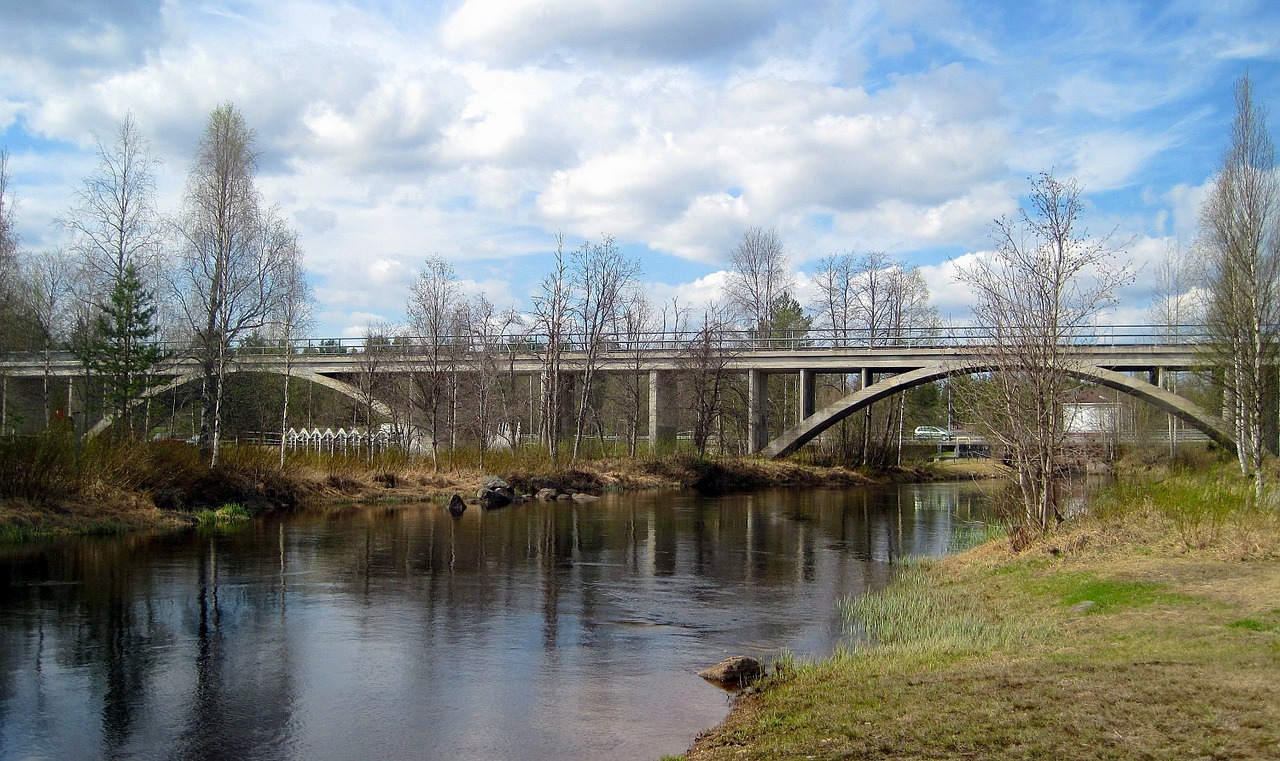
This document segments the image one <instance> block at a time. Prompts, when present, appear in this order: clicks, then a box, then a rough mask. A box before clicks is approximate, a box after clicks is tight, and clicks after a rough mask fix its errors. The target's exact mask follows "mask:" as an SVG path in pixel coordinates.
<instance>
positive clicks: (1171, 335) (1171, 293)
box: [1148, 243, 1201, 456]
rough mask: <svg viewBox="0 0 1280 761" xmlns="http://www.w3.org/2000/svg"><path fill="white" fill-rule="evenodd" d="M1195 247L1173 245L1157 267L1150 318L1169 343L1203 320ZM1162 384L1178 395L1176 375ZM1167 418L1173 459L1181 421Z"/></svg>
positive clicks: (1170, 452)
mask: <svg viewBox="0 0 1280 761" xmlns="http://www.w3.org/2000/svg"><path fill="white" fill-rule="evenodd" d="M1196 248H1197V247H1196V246H1185V245H1181V244H1176V243H1170V244H1169V246H1168V247H1167V248H1166V249H1165V253H1164V258H1163V259H1161V260H1160V262H1159V263H1158V264H1157V265H1156V271H1155V277H1156V282H1155V286H1154V288H1153V289H1152V292H1151V308H1150V309H1149V310H1148V316H1149V319H1150V320H1151V323H1152V324H1153V325H1155V326H1156V329H1157V330H1159V331H1160V333H1159V337H1160V338H1161V339H1162V340H1164V341H1166V342H1171V343H1172V342H1177V341H1179V340H1180V339H1181V337H1182V331H1183V330H1185V329H1186V325H1187V324H1188V323H1192V322H1198V321H1199V320H1200V319H1201V316H1200V314H1199V311H1200V310H1199V309H1198V308H1197V307H1198V304H1197V298H1196V293H1195V290H1196V286H1197V285H1198V280H1197V275H1198V266H1197V260H1198V259H1199V258H1200V255H1201V253H1200V252H1198V251H1197V250H1196ZM1163 382H1164V384H1165V387H1166V388H1168V389H1169V390H1170V391H1173V392H1174V393H1177V391H1178V378H1177V374H1176V373H1167V374H1165V376H1164V378H1163ZM1166 417H1167V422H1168V436H1169V454H1170V455H1171V456H1172V455H1173V454H1174V453H1175V452H1176V451H1177V441H1178V428H1179V420H1178V418H1177V417H1175V416H1174V415H1172V414H1167V415H1166Z"/></svg>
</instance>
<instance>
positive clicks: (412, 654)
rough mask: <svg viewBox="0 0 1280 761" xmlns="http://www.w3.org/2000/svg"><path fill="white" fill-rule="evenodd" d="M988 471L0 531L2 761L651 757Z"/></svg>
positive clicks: (968, 497)
mask: <svg viewBox="0 0 1280 761" xmlns="http://www.w3.org/2000/svg"><path fill="white" fill-rule="evenodd" d="M987 514H988V507H987V500H986V496H985V494H984V493H983V491H982V488H981V487H979V486H976V485H973V484H923V485H906V486H888V487H867V488H858V489H841V490H795V491H785V492H784V491H770V492H756V493H751V494H745V495H730V496H720V497H708V496H700V495H698V494H695V493H691V492H656V493H643V494H629V495H616V496H608V497H605V498H604V499H601V500H600V501H597V502H590V503H582V504H578V503H563V502H561V503H555V504H530V505H521V506H514V507H510V508H507V509H504V510H498V511H484V510H481V509H480V508H478V507H472V508H470V509H468V510H467V511H466V513H465V514H464V515H463V516H462V517H461V518H459V519H456V520H455V519H452V518H450V516H449V515H448V513H447V512H446V511H445V510H444V509H443V508H442V507H440V506H439V505H403V506H395V507H386V508H383V507H359V508H346V509H338V508H334V509H328V510H316V511H305V512H299V513H296V514H294V515H290V516H285V517H278V518H269V519H263V520H259V521H255V522H252V523H250V524H248V525H245V526H243V527H241V528H238V529H236V530H197V531H191V532H187V533H180V534H167V535H154V536H152V535H138V534H135V535H129V536H125V537H110V538H81V539H72V540H63V541H56V542H47V543H38V544H26V545H15V546H7V547H4V546H0V758H5V759H9V758H22V759H28V758H51V759H60V758H193V759H194V758H200V759H354V758H374V759H387V760H389V759H400V758H438V759H568V758H579V759H589V758H602V757H607V758H609V759H610V760H611V761H623V760H624V759H633V758H634V759H655V758H657V757H659V756H661V755H663V754H675V753H680V752H682V751H683V750H684V749H685V748H687V747H688V745H689V744H690V743H691V742H692V740H693V738H694V736H695V735H696V734H697V733H698V732H700V731H702V730H705V729H707V728H709V727H711V726H713V725H715V724H717V723H718V722H720V721H721V720H722V719H723V718H724V716H725V715H726V713H727V712H728V709H729V701H728V698H727V695H726V694H725V693H724V692H722V691H721V690H719V689H718V688H716V687H714V686H712V685H710V684H708V683H706V682H704V681H703V680H702V679H700V678H698V677H697V676H696V672H697V671H698V670H699V669H702V668H705V667H706V666H709V665H712V664H714V663H716V662H718V661H720V660H722V659H723V658H725V657H727V656H729V655H736V654H745V655H753V656H756V657H759V658H761V659H768V658H770V657H772V656H775V655H777V654H778V653H779V652H781V651H783V650H784V649H785V650H788V651H790V652H792V653H795V654H797V655H800V656H810V657H818V656H822V655H825V654H828V653H829V652H830V651H831V649H832V648H833V647H834V645H835V644H836V643H837V642H838V640H839V638H840V637H841V633H842V632H841V622H840V620H839V618H838V615H837V613H836V603H837V600H839V599H840V598H841V597H844V596H847V595H854V594H858V593H860V592H862V591H864V590H867V589H874V588H877V587H879V586H881V585H883V584H885V583H886V582H887V581H888V580H889V579H890V577H891V575H892V571H893V563H894V561H896V560H898V559H900V558H903V557H906V556H911V555H939V554H942V553H944V552H946V551H947V550H948V549H949V548H950V547H951V546H952V542H953V537H954V536H955V535H956V533H957V531H958V530H961V527H963V526H966V525H971V522H974V521H981V520H983V519H984V518H986V517H987Z"/></svg>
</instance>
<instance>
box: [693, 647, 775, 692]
mask: <svg viewBox="0 0 1280 761" xmlns="http://www.w3.org/2000/svg"><path fill="white" fill-rule="evenodd" d="M761 673H763V671H762V669H761V668H760V661H757V660H756V659H755V658H752V657H750V656H747V655H735V656H733V657H732V658H726V659H724V660H723V661H720V662H719V663H717V664H716V665H714V666H712V667H711V668H709V669H704V670H702V671H699V672H698V676H700V677H702V678H703V679H706V680H707V681H708V682H715V683H716V684H719V685H722V686H723V685H728V686H733V687H743V686H745V685H747V684H749V683H750V682H754V681H755V680H756V679H759V678H760V675H761Z"/></svg>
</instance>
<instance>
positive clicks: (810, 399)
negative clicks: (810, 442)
mask: <svg viewBox="0 0 1280 761" xmlns="http://www.w3.org/2000/svg"><path fill="white" fill-rule="evenodd" d="M817 377H818V374H817V373H816V372H814V371H813V370H801V371H800V388H799V391H800V399H799V401H798V403H797V404H796V411H797V416H796V422H797V423H800V422H803V421H804V419H805V418H807V417H809V416H810V415H812V414H813V412H814V409H813V408H814V404H815V400H816V399H817V394H816V389H817V383H816V381H817Z"/></svg>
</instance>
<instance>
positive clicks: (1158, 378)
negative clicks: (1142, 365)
mask: <svg viewBox="0 0 1280 761" xmlns="http://www.w3.org/2000/svg"><path fill="white" fill-rule="evenodd" d="M1147 382H1148V383H1150V384H1151V385H1153V386H1155V387H1157V388H1164V368H1163V367H1153V368H1151V369H1150V370H1148V371H1147Z"/></svg>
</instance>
